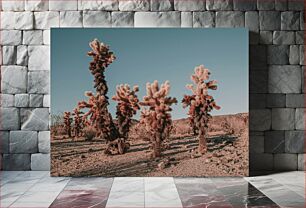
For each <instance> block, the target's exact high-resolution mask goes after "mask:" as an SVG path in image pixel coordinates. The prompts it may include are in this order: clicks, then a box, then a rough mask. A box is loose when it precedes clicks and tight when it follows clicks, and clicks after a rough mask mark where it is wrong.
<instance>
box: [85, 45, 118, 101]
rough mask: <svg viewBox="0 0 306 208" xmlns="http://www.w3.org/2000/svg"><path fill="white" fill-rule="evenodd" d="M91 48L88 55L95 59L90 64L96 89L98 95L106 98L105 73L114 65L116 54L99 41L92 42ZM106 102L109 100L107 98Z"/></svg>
mask: <svg viewBox="0 0 306 208" xmlns="http://www.w3.org/2000/svg"><path fill="white" fill-rule="evenodd" d="M89 46H90V47H91V49H92V50H91V51H89V52H88V53H87V54H88V56H91V57H92V58H93V60H92V61H91V62H90V64H89V70H90V72H91V74H92V75H93V76H94V88H96V91H97V93H100V95H104V96H105V97H106V94H107V92H108V87H107V83H106V80H105V75H104V72H105V70H106V68H107V67H108V66H109V65H110V64H111V63H113V61H114V60H115V59H116V57H115V55H114V53H113V52H111V51H110V50H109V46H107V45H105V44H104V43H100V41H99V40H97V39H94V40H93V41H92V42H90V43H89ZM106 100H108V98H107V97H106Z"/></svg>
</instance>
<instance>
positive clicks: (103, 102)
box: [78, 39, 118, 141]
mask: <svg viewBox="0 0 306 208" xmlns="http://www.w3.org/2000/svg"><path fill="white" fill-rule="evenodd" d="M89 46H90V47H91V49H92V50H91V51H89V52H88V56H91V57H92V58H93V60H92V61H91V62H90V65H89V70H90V72H91V74H92V75H93V76H94V88H96V95H94V94H93V93H92V92H89V93H86V95H87V96H88V97H89V100H88V102H86V101H82V102H80V103H79V105H78V106H79V107H80V108H89V111H88V113H86V114H85V115H84V116H85V117H87V116H90V120H91V123H92V124H93V125H94V126H95V128H96V130H97V132H98V133H97V134H98V135H97V136H102V137H103V138H105V139H106V140H107V141H111V140H114V139H116V138H117V135H118V132H117V129H116V126H115V125H114V123H113V120H112V116H111V114H110V113H109V112H108V109H107V106H108V105H109V102H108V97H107V92H108V87H107V83H106V80H105V75H104V73H105V70H106V68H107V67H108V66H109V65H110V64H111V63H112V62H113V61H114V60H115V56H114V54H113V52H111V51H110V50H109V47H108V46H107V45H105V44H104V43H100V41H99V40H97V39H95V40H93V41H92V42H90V43H89Z"/></svg>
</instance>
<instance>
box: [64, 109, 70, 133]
mask: <svg viewBox="0 0 306 208" xmlns="http://www.w3.org/2000/svg"><path fill="white" fill-rule="evenodd" d="M63 118H64V125H65V131H66V134H67V135H68V137H71V123H72V118H71V113H70V112H67V111H66V112H64V117H63Z"/></svg>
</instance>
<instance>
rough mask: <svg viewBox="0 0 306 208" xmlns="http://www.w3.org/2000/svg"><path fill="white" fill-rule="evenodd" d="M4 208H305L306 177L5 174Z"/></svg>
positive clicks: (290, 174) (288, 173) (1, 199)
mask: <svg viewBox="0 0 306 208" xmlns="http://www.w3.org/2000/svg"><path fill="white" fill-rule="evenodd" d="M0 195H1V198H0V202H1V206H0V207H14V208H17V207H18V208H26V207H29V208H30V207H31V208H44V207H51V208H68V207H69V208H88V207H93V208H125V207H126V208H138V207H139V208H142V207H147V208H162V207H164V208H185V207H186V208H205V207H209V208H219V207H223V208H227V207H228V208H240V207H241V208H242V207H256V208H259V207H260V208H270V207H272V208H273V207H275V208H276V207H277V208H278V207H284V208H285V207H289V208H290V207H292V208H302V207H303V208H304V207H305V172H297V171H295V172H294V171H293V172H287V173H278V174H271V175H266V176H258V177H245V178H242V177H240V178H239V177H236V178H235V177H231V178H230V177H220V178H218V177H216V178H214V177H211V178H196V177H193V178H179V177H177V178H172V177H156V178H149V177H124V178H123V177H118V178H103V177H91V178H86V177H82V178H69V177H50V176H49V172H42V171H38V172H34V171H33V172H26V171H11V172H5V171H4V172H1V191H0Z"/></svg>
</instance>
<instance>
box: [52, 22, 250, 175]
mask: <svg viewBox="0 0 306 208" xmlns="http://www.w3.org/2000/svg"><path fill="white" fill-rule="evenodd" d="M51 39H52V41H51V43H52V45H51V97H52V100H51V175H52V176H77V177H78V176H104V177H115V176H116V177H121V176H145V177H150V176H180V177H184V176H189V177H197V176H247V175H248V173H249V114H248V105H249V104H248V102H249V98H248V31H247V30H245V29H243V28H239V29H225V28H224V29H187V28H186V29H170V28H163V29H152V28H147V29H145V28H139V29H123V28H120V29H112V28H103V29H102V28H90V29H76V28H65V29H59V28H54V29H52V30H51Z"/></svg>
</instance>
